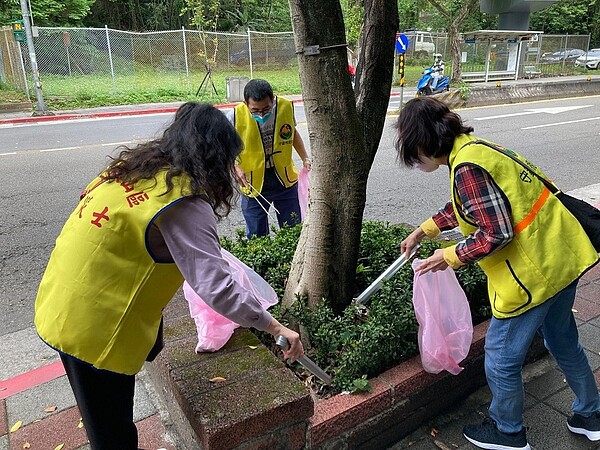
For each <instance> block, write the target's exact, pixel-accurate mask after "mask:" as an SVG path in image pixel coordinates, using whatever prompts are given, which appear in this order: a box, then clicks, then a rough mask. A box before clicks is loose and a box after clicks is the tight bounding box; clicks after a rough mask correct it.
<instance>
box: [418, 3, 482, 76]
mask: <svg viewBox="0 0 600 450" xmlns="http://www.w3.org/2000/svg"><path fill="white" fill-rule="evenodd" d="M429 3H431V4H432V5H433V6H434V8H435V9H437V10H438V11H439V12H440V14H441V15H442V16H443V17H444V18H445V19H446V20H447V21H448V40H449V41H450V52H451V54H452V82H454V83H458V82H460V81H461V79H462V67H461V62H460V60H461V55H460V26H461V25H462V23H463V22H464V20H465V19H466V17H467V15H468V14H469V11H471V10H472V9H473V8H475V6H476V5H477V3H478V0H460V1H459V2H458V3H457V5H458V6H460V8H459V9H458V11H457V13H456V16H455V17H452V14H451V13H450V10H449V9H447V8H446V7H445V6H444V4H442V2H441V1H439V0H429Z"/></svg>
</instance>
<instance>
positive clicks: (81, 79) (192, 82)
mask: <svg viewBox="0 0 600 450" xmlns="http://www.w3.org/2000/svg"><path fill="white" fill-rule="evenodd" d="M422 70H423V67H422V66H406V69H405V87H414V86H416V85H417V81H418V80H419V78H420V77H421V72H422ZM205 76H206V72H200V71H196V72H191V73H190V79H189V83H188V79H187V78H186V76H185V72H183V71H181V70H179V71H178V70H171V71H167V70H157V69H152V68H149V67H136V70H135V72H134V73H131V72H129V73H117V74H116V75H115V79H114V81H113V79H112V77H111V76H110V73H106V74H89V75H80V74H74V75H72V76H63V75H52V74H41V75H40V78H41V82H42V89H43V94H44V101H45V103H46V105H47V106H48V108H49V109H51V110H61V109H76V108H92V107H98V106H114V105H135V104H142V103H167V102H180V101H188V100H202V101H205V102H209V103H214V104H219V103H226V102H227V92H226V78H227V77H242V76H245V77H248V78H250V71H249V70H248V69H245V70H235V69H232V70H229V71H227V72H213V73H212V80H213V82H214V84H215V87H216V89H217V94H215V93H214V91H213V89H212V86H211V85H210V83H209V82H208V80H207V82H206V83H205V87H204V88H203V89H201V90H200V92H199V95H198V96H196V95H195V94H196V92H197V91H198V88H199V86H200V84H201V83H202V81H203V80H204V77H205ZM253 76H254V78H264V79H266V80H269V82H270V83H271V84H272V86H273V90H274V91H275V92H276V93H278V94H282V95H285V94H299V93H301V89H300V77H299V73H298V67H297V66H296V65H292V66H290V67H287V68H279V69H271V70H265V69H262V68H260V67H258V68H256V70H254V71H253ZM396 85H398V82H396ZM30 86H33V83H32V82H30ZM32 95H33V94H32ZM14 98H22V99H25V100H26V98H25V95H24V94H19V92H18V91H16V90H14V89H9V88H8V87H7V86H6V85H4V87H0V103H7V102H10V101H16V100H12V99H14ZM18 101H21V100H18Z"/></svg>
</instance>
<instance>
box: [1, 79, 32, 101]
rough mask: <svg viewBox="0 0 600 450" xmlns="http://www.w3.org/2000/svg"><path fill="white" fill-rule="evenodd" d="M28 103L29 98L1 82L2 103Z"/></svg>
mask: <svg viewBox="0 0 600 450" xmlns="http://www.w3.org/2000/svg"><path fill="white" fill-rule="evenodd" d="M26 101H28V99H27V96H26V95H25V94H24V93H23V92H21V91H17V90H16V89H14V88H12V87H11V86H9V85H7V84H5V83H2V82H1V81H0V103H21V102H26Z"/></svg>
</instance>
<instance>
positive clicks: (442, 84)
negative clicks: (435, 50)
mask: <svg viewBox="0 0 600 450" xmlns="http://www.w3.org/2000/svg"><path fill="white" fill-rule="evenodd" d="M438 71H439V70H436V69H434V68H433V67H430V68H428V69H425V70H424V71H423V76H422V77H421V79H420V80H419V83H418V84H417V97H420V96H422V95H433V94H439V93H440V92H445V91H449V90H450V77H449V76H448V75H443V76H441V77H435V74H437V72H438ZM436 78H437V83H435V80H436Z"/></svg>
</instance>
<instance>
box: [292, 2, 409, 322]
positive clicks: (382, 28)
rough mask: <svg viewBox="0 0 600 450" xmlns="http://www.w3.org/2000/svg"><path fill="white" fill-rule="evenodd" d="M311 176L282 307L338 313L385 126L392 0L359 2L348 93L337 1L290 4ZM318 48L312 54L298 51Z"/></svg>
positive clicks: (346, 295)
mask: <svg viewBox="0 0 600 450" xmlns="http://www.w3.org/2000/svg"><path fill="white" fill-rule="evenodd" d="M290 10H291V14H292V24H293V27H294V34H295V42H296V48H297V51H298V52H299V58H298V60H299V66H300V83H301V87H302V92H303V97H304V108H305V111H306V117H307V121H308V129H309V139H310V147H311V153H312V161H313V170H312V173H311V187H310V205H309V214H308V217H307V218H306V219H305V221H304V226H303V229H302V234H301V236H300V241H299V243H298V247H297V250H296V254H295V255H294V260H293V263H292V269H291V271H290V276H289V278H288V284H287V286H286V293H285V296H284V300H283V303H284V305H289V304H291V303H292V302H293V301H294V300H295V299H296V295H297V294H298V295H301V296H306V297H307V298H308V303H309V306H310V307H311V308H314V307H315V306H316V305H317V303H318V302H319V301H321V299H322V298H327V299H328V300H329V301H330V303H331V305H332V307H333V308H334V310H335V311H337V312H340V311H342V310H343V308H344V307H345V306H346V305H348V304H349V303H350V301H351V299H352V297H353V295H354V294H355V292H354V278H355V272H356V261H357V258H358V246H359V243H360V232H361V228H362V219H363V211H364V207H365V201H366V186H367V178H368V174H369V171H370V168H371V164H372V162H373V159H374V156H375V152H376V149H377V146H378V145H379V140H380V138H381V133H382V130H383V124H384V121H385V114H386V111H387V104H388V101H389V94H390V88H391V80H392V70H393V51H394V36H395V31H396V27H397V21H398V11H397V5H396V2H395V0H368V1H366V2H365V25H364V29H363V33H362V35H361V48H362V49H363V53H362V55H361V56H360V58H359V63H358V67H357V71H356V75H357V80H356V86H355V91H356V97H355V93H354V91H353V90H352V85H351V82H350V75H349V72H348V61H347V57H346V45H345V44H346V39H345V32H344V22H343V16H342V11H341V8H340V4H339V1H338V0H290ZM315 45H318V46H319V54H317V55H308V54H306V51H305V49H306V48H307V47H309V46H315Z"/></svg>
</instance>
